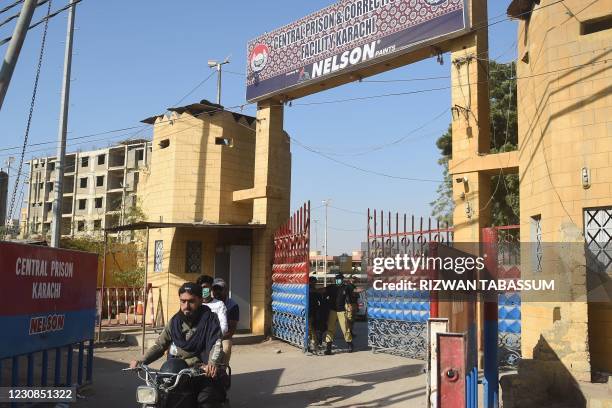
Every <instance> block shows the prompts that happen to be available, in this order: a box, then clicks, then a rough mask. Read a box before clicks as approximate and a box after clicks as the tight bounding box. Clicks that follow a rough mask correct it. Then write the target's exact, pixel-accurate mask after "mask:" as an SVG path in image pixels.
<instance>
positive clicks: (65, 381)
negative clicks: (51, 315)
mask: <svg viewBox="0 0 612 408" xmlns="http://www.w3.org/2000/svg"><path fill="white" fill-rule="evenodd" d="M93 345H94V342H93V340H87V341H82V342H80V343H75V344H68V345H65V346H61V347H55V348H51V349H47V350H41V351H37V352H32V353H28V354H25V355H18V356H13V357H9V358H5V359H3V360H0V385H1V386H9V385H10V386H11V387H19V386H27V387H32V386H41V387H47V386H55V387H60V386H73V385H77V386H80V385H84V384H89V383H91V382H92V379H93V355H94V352H93V349H94V347H93ZM75 349H76V353H77V358H76V367H75V366H74V353H75ZM50 355H53V358H52V359H51V360H52V365H51V366H50V365H49V364H50V361H49V360H50V358H49V357H50ZM39 359H40V360H39ZM24 360H25V361H24ZM38 360H39V364H37V362H38ZM23 363H25V365H22V364H23ZM9 365H10V367H11V369H10V373H11V375H10V381H9V379H8V378H7V379H5V378H3V377H2V374H3V372H4V371H5V370H4V368H5V367H8V366H9ZM23 367H25V376H23V375H22V374H23V373H22V371H23ZM6 371H8V370H6ZM49 371H51V372H52V373H53V383H52V384H49ZM37 372H38V375H36V373H37ZM74 374H76V378H74ZM24 380H25V381H24ZM75 380H76V381H75ZM5 383H6V384H5Z"/></svg>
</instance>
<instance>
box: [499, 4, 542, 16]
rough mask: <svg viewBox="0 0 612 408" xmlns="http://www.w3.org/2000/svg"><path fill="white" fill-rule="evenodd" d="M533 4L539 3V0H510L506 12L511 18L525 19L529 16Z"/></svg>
mask: <svg viewBox="0 0 612 408" xmlns="http://www.w3.org/2000/svg"><path fill="white" fill-rule="evenodd" d="M535 4H540V0H512V2H511V3H510V5H509V6H508V9H507V10H506V14H508V16H509V17H512V18H518V19H521V20H525V19H527V18H529V16H530V14H531V10H533V6H534V5H535Z"/></svg>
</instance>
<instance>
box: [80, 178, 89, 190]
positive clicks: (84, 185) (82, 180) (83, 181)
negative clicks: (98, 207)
mask: <svg viewBox="0 0 612 408" xmlns="http://www.w3.org/2000/svg"><path fill="white" fill-rule="evenodd" d="M79 186H80V187H81V188H87V177H81V178H80V179H79Z"/></svg>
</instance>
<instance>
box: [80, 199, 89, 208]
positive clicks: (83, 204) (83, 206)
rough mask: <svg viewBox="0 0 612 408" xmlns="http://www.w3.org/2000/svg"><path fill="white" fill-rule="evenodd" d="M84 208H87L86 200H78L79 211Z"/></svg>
mask: <svg viewBox="0 0 612 408" xmlns="http://www.w3.org/2000/svg"><path fill="white" fill-rule="evenodd" d="M85 208H87V199H84V198H83V199H80V200H79V210H84V209H85Z"/></svg>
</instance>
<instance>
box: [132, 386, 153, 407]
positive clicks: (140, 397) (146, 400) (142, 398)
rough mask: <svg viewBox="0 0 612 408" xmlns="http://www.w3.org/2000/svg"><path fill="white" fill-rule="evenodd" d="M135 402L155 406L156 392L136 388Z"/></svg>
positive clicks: (148, 388) (147, 388)
mask: <svg viewBox="0 0 612 408" xmlns="http://www.w3.org/2000/svg"><path fill="white" fill-rule="evenodd" d="M136 402H138V403H139V404H157V390H156V389H155V388H153V387H146V386H140V387H138V389H137V390H136Z"/></svg>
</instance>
